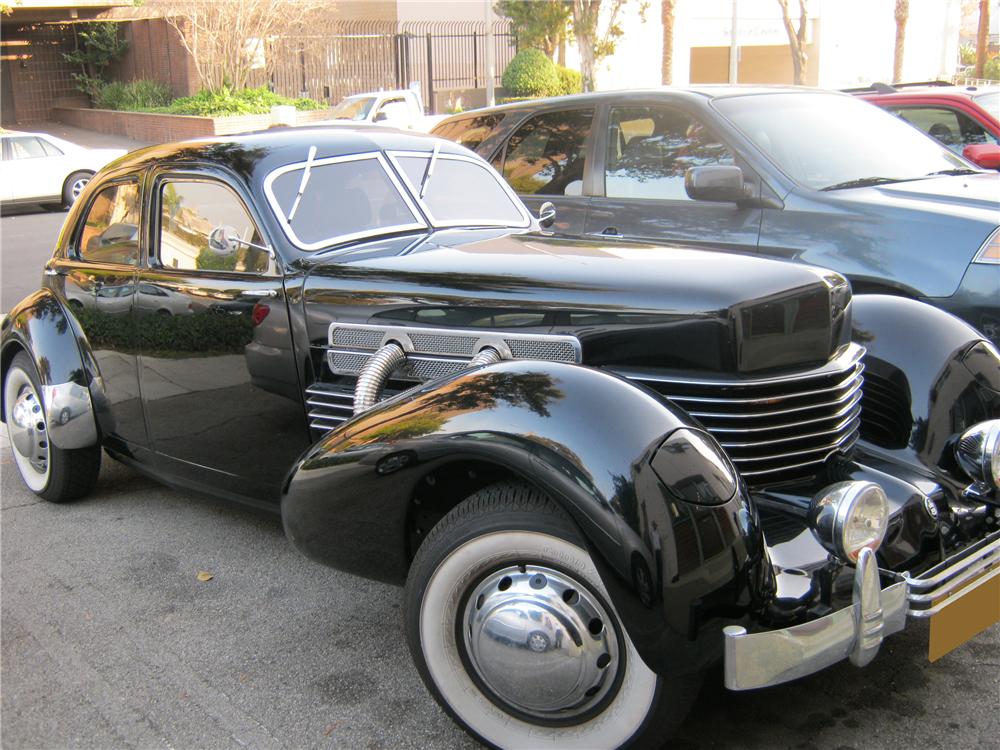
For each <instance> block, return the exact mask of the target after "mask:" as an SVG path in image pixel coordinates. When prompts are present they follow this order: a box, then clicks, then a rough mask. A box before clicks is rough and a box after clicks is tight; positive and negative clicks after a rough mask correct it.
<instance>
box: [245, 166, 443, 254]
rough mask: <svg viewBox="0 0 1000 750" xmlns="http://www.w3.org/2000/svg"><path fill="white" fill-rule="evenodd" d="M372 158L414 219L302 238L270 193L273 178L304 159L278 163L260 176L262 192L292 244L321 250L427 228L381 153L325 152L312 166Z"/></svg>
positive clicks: (298, 168)
mask: <svg viewBox="0 0 1000 750" xmlns="http://www.w3.org/2000/svg"><path fill="white" fill-rule="evenodd" d="M369 159H371V160H374V161H376V162H378V164H379V166H380V167H382V171H383V172H384V173H385V176H386V177H387V178H388V179H389V182H390V183H391V184H392V186H393V187H394V188H395V189H396V192H397V193H398V194H399V196H400V198H402V199H403V203H404V204H405V205H406V208H407V209H408V210H409V211H410V214H411V215H412V216H413V218H414V219H416V220H417V221H415V222H413V223H410V224H394V225H391V226H385V227H377V228H375V229H366V230H364V231H361V232H350V233H348V234H335V235H332V236H330V237H328V238H324V239H322V240H318V241H317V242H303V241H302V240H300V239H299V237H298V235H297V234H295V230H294V229H292V227H291V225H290V224H289V223H288V220H287V218H286V217H285V212H284V211H283V210H282V208H281V205H280V204H279V203H278V199H277V197H276V196H275V195H274V190H273V184H274V181H275V180H276V179H278V178H279V177H281V176H282V175H284V174H287V173H288V172H294V171H297V170H302V169H305V167H306V162H305V161H300V162H294V163H293V164H285V165H284V166H281V167H278V168H277V169H274V170H272V171H271V172H270V173H268V175H267V177H265V178H264V194H265V195H266V196H267V202H268V204H270V206H271V212H272V213H273V214H274V217H275V218H276V219H277V220H278V224H279V225H280V226H281V231H282V232H284V233H285V236H286V237H288V239H289V240H290V241H291V243H292V244H293V245H295V247H297V248H299V249H300V250H305V251H307V252H312V251H315V250H321V249H323V248H327V247H331V246H333V245H340V244H342V243H344V242H351V241H353V240H360V239H362V238H365V237H377V236H379V235H385V234H393V233H394V232H405V231H410V230H413V229H427V228H428V224H427V223H426V222H424V221H423V216H422V215H421V212H420V209H418V208H417V206H416V204H415V203H414V202H413V200H412V199H411V198H410V195H409V194H408V193H407V191H406V189H405V188H404V187H403V184H402V183H401V182H400V181H399V178H397V177H396V174H395V172H394V171H393V170H392V169H390V168H389V165H388V163H387V162H386V160H385V158H384V157H383V156H382V154H381V153H380V152H378V151H367V152H365V153H362V154H348V155H346V156H328V157H326V158H323V159H313V161H312V169H317V168H318V167H324V166H327V165H328V164H343V163H345V162H352V161H365V160H369Z"/></svg>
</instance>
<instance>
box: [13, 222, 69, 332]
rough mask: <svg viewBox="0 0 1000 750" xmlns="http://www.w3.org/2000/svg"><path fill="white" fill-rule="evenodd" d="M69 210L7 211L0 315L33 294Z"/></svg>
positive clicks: (39, 283)
mask: <svg viewBox="0 0 1000 750" xmlns="http://www.w3.org/2000/svg"><path fill="white" fill-rule="evenodd" d="M65 218H66V211H46V210H44V209H42V208H39V207H37V206H16V207H12V208H4V210H3V215H2V218H0V313H7V312H10V309H11V308H12V307H13V306H14V305H16V304H17V303H18V302H20V301H21V300H22V299H23V298H24V297H27V296H28V295H29V294H31V293H32V292H34V291H35V290H37V289H38V288H39V286H41V283H42V266H44V265H45V262H46V261H47V260H48V259H49V258H51V257H52V251H53V250H54V249H55V246H56V238H58V236H59V230H60V229H61V228H62V225H63V220H64V219H65Z"/></svg>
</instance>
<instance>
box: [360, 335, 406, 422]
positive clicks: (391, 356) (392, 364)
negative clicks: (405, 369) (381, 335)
mask: <svg viewBox="0 0 1000 750" xmlns="http://www.w3.org/2000/svg"><path fill="white" fill-rule="evenodd" d="M404 364H406V352H404V351H403V347H401V346H400V345H399V344H397V343H395V342H393V343H389V344H386V345H385V346H383V347H382V348H381V349H379V350H378V351H377V352H375V354H373V355H372V358H371V359H369V360H368V362H367V363H366V364H365V367H364V369H363V370H362V371H361V374H360V375H358V382H357V385H355V386H354V413H355V414H360V413H361V412H363V411H368V410H369V409H371V408H372V407H373V406H375V404H376V403H378V400H379V398H380V397H381V396H382V391H383V389H384V388H385V384H386V381H388V380H389V376H390V375H392V373H393V372H395V371H396V370H398V369H399V368H400V367H402V366H403V365H404Z"/></svg>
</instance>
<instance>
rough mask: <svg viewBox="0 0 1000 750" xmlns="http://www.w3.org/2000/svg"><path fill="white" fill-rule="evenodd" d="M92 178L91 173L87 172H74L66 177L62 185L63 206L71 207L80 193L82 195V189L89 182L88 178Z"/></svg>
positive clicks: (92, 174)
mask: <svg viewBox="0 0 1000 750" xmlns="http://www.w3.org/2000/svg"><path fill="white" fill-rule="evenodd" d="M93 176H94V173H93V172H87V171H85V170H84V171H81V172H74V173H73V174H71V175H70V176H69V177H67V178H66V182H64V183H63V192H62V199H63V205H64V206H72V205H73V204H74V203H75V202H76V199H77V198H79V197H80V193H82V192H83V189H84V188H85V187H87V183H88V182H90V178H91V177H93Z"/></svg>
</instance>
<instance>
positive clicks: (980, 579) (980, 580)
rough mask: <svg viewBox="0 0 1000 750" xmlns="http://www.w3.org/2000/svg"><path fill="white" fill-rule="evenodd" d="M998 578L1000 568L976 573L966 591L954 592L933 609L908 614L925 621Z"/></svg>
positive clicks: (913, 610) (918, 610) (917, 610)
mask: <svg viewBox="0 0 1000 750" xmlns="http://www.w3.org/2000/svg"><path fill="white" fill-rule="evenodd" d="M997 576H1000V567H997V568H994V569H993V570H992V571H990V572H989V573H985V574H983V573H982V571H981V570H977V571H974V572H973V574H972V576H971V577H972V578H974V579H975V580H974V581H973V583H972V585H971V586H966V587H965V588H964V589H961V590H959V591H955V592H953V593H952V594H951V595H950V596H948V597H947V598H946V599H944V600H943V601H940V602H938V603H937V604H935V605H934V606H933V607H928V608H927V609H909V610H907V612H906V613H907V614H908V615H909V616H910V617H915V618H917V619H921V620H922V619H925V618H928V617H930V616H932V615H936V614H937V613H938V612H940V611H941V610H942V609H944V608H945V607H947V606H948V605H949V604H951V603H952V602H954V601H957V600H959V599H961V598H962V597H963V596H965V595H966V594H968V593H969V592H970V591H975V590H976V589H977V588H979V587H980V586H983V585H985V584H987V583H989V582H990V581H992V580H993V579H994V578H996V577H997ZM911 601H912V598H911Z"/></svg>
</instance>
